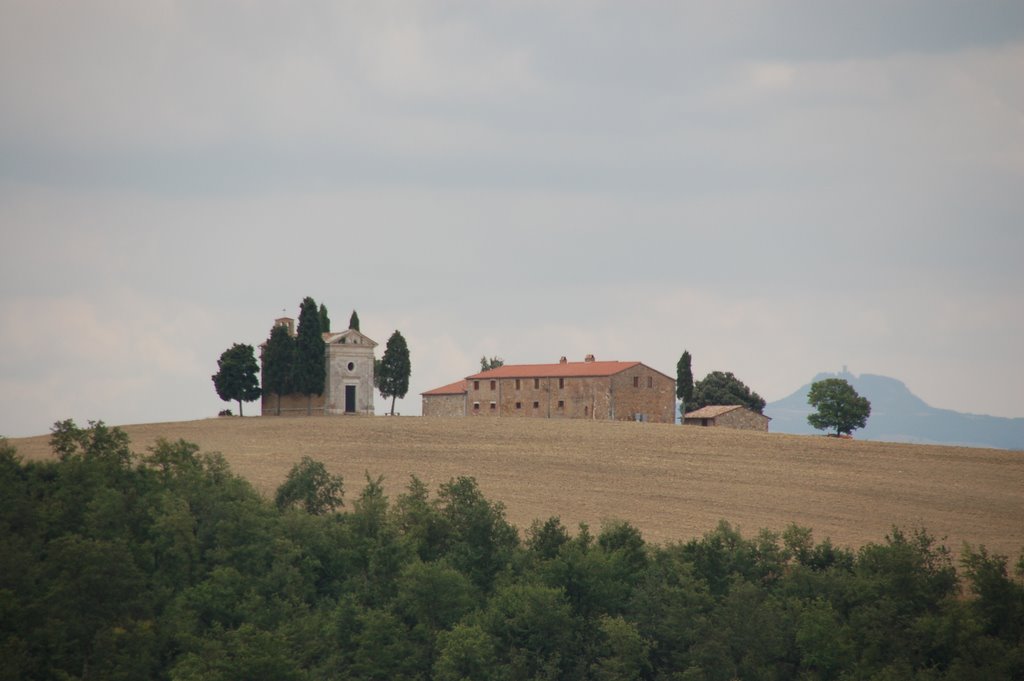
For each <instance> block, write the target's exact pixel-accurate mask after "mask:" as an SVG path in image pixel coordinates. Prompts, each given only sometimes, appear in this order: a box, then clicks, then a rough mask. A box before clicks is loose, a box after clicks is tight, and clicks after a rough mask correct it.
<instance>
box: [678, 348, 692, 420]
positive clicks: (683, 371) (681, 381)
mask: <svg viewBox="0 0 1024 681" xmlns="http://www.w3.org/2000/svg"><path fill="white" fill-rule="evenodd" d="M690 362H691V358H690V351H689V350H683V355H682V357H680V358H679V363H678V364H676V397H678V398H679V400H680V401H681V402H682V403H683V407H682V410H683V413H686V410H687V409H688V408H689V406H690V404H691V403H692V402H693V369H692V367H691V366H690Z"/></svg>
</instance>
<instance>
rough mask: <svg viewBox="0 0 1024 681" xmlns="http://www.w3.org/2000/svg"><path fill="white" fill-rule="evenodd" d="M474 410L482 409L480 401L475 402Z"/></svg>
mask: <svg viewBox="0 0 1024 681" xmlns="http://www.w3.org/2000/svg"><path fill="white" fill-rule="evenodd" d="M473 411H480V403H479V402H474V403H473Z"/></svg>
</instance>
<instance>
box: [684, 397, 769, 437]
mask: <svg viewBox="0 0 1024 681" xmlns="http://www.w3.org/2000/svg"><path fill="white" fill-rule="evenodd" d="M769 421H771V417H769V416H765V415H764V414H758V413H757V412H756V411H751V410H750V409H747V408H746V407H743V406H741V405H738V404H724V405H714V406H711V405H709V406H707V407H702V408H700V409H697V410H695V411H691V412H687V413H686V414H684V415H683V425H684V426H718V427H724V428H736V429H738V430H763V431H764V432H766V433H767V432H768V422H769Z"/></svg>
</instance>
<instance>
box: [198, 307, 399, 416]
mask: <svg viewBox="0 0 1024 681" xmlns="http://www.w3.org/2000/svg"><path fill="white" fill-rule="evenodd" d="M348 328H350V329H353V330H355V331H359V315H358V314H357V313H356V311H355V310H353V311H352V316H351V317H349V322H348ZM330 331H331V319H330V316H329V313H328V310H327V307H326V306H325V305H324V304H323V303H320V305H319V307H318V306H317V303H316V301H315V300H314V299H313V298H312V297H310V296H306V297H305V298H303V299H302V303H301V304H300V306H299V322H298V329H297V331H296V333H295V337H292V335H291V332H290V329H289V328H288V327H286V326H283V325H280V324H275V325H274V327H273V328H272V329H271V330H270V337H269V338H268V339H267V343H266V345H265V346H264V349H263V386H262V387H261V386H260V379H259V376H260V367H259V365H258V364H257V362H256V357H255V351H254V349H253V347H252V346H251V345H247V344H244V343H235V344H233V345H232V346H231V347H230V348H228V349H227V350H225V351H224V352H223V353H221V356H220V359H218V360H217V369H218V370H217V373H216V374H214V375H213V376H212V377H211V378H212V380H213V385H214V388H215V390H216V391H217V395H218V396H219V397H220V398H221V399H222V400H224V401H225V402H230V401H237V402H238V414H239V416H241V415H242V403H243V402H251V401H253V400H257V399H259V398H260V396H261V395H262V394H264V392H267V393H272V394H274V395H275V396H276V398H277V399H276V405H275V414H277V415H280V414H281V395H288V394H291V393H298V394H300V395H305V396H306V414H312V411H313V406H312V405H313V395H322V394H323V392H324V387H325V383H326V379H327V365H326V354H325V353H326V345H325V344H324V340H323V334H324V333H330ZM374 369H375V371H374V387H375V388H377V389H378V391H379V392H380V393H381V396H382V397H384V398H385V399H387V398H389V397H390V398H391V413H392V414H394V411H395V398H403V397H405V395H406V393H407V392H408V390H409V376H410V374H411V371H412V365H411V363H410V361H409V348H408V345H407V344H406V342H405V338H404V337H403V336H402V334H401V333H400V332H399V331H397V330H396V331H395V332H394V333H393V334H391V337H390V338H389V339H388V342H387V346H386V349H385V352H384V357H383V358H382V359H381V360H379V361H377V362H375V364H374Z"/></svg>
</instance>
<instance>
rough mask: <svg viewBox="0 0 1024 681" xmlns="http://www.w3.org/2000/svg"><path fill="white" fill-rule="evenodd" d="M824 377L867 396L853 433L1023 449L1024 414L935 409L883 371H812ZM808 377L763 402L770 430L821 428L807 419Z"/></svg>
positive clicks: (864, 436) (895, 439)
mask: <svg viewBox="0 0 1024 681" xmlns="http://www.w3.org/2000/svg"><path fill="white" fill-rule="evenodd" d="M824 378H842V379H845V380H847V381H849V383H850V385H852V386H853V387H854V389H855V390H856V391H857V392H858V393H859V394H860V395H862V396H864V397H866V398H868V399H869V400H870V401H871V416H870V418H868V425H867V427H865V428H863V429H861V430H856V431H854V433H853V435H854V437H856V438H860V439H864V440H884V441H887V442H915V443H920V444H941V445H965V446H968V447H997V448H1000V449H1022V450H1024V418H1013V419H1009V418H1001V417H998V416H979V415H976V414H962V413H960V412H956V411H952V410H950V409H936V408H935V407H930V406H928V405H927V404H926V403H925V401H924V400H922V399H921V398H920V397H917V396H916V395H914V394H913V393H912V392H910V390H909V389H908V388H907V386H905V385H904V384H903V383H902V382H901V381H898V380H896V379H895V378H889V377H887V376H875V375H872V374H861V375H860V376H855V375H853V374H850V373H838V374H829V373H822V374H818V375H817V376H815V377H814V381H820V380H822V379H824ZM814 381H811V383H813V382H814ZM811 383H808V384H807V385H805V386H803V387H802V388H800V389H799V390H797V391H796V392H794V393H793V394H792V395H790V396H789V397H784V398H782V399H781V400H778V401H776V402H770V403H769V404H768V405H767V406H766V407H765V409H764V413H765V414H766V415H768V416H770V417H771V418H772V422H771V430H772V432H775V433H797V434H804V433H822V431H820V430H815V429H814V428H811V426H810V425H809V424H808V423H807V415H808V414H810V413H811V406H810V405H809V404H807V393H808V391H809V390H810V389H811Z"/></svg>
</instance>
